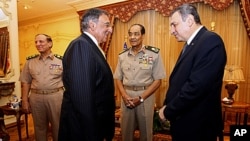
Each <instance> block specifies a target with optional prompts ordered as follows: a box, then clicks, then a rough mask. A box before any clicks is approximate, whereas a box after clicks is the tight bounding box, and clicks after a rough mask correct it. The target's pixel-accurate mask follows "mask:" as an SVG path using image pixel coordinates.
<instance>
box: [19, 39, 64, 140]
mask: <svg viewBox="0 0 250 141" xmlns="http://www.w3.org/2000/svg"><path fill="white" fill-rule="evenodd" d="M35 45H36V49H37V50H38V52H39V53H40V54H37V55H33V56H29V57H27V61H26V63H25V65H24V67H23V70H22V72H21V75H20V78H19V80H20V81H21V85H22V108H23V110H24V112H26V113H30V112H31V113H32V117H33V122H34V129H35V139H36V141H47V140H48V139H47V138H48V135H47V133H48V132H47V130H48V127H49V125H51V129H52V137H53V140H54V141H57V140H58V138H57V136H58V128H59V119H60V112H61V103H62V98H63V92H64V88H63V82H62V71H63V68H62V56H59V55H56V54H53V53H52V51H51V48H52V46H53V42H52V39H51V37H50V36H48V35H46V34H38V35H36V36H35ZM29 93H30V95H29Z"/></svg>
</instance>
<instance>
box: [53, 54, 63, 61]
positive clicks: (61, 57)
mask: <svg viewBox="0 0 250 141" xmlns="http://www.w3.org/2000/svg"><path fill="white" fill-rule="evenodd" d="M54 56H55V57H56V58H58V59H61V60H62V59H63V56H61V55H58V54H54Z"/></svg>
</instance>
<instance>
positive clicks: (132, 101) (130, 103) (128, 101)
mask: <svg viewBox="0 0 250 141" xmlns="http://www.w3.org/2000/svg"><path fill="white" fill-rule="evenodd" d="M123 101H124V104H125V105H126V107H127V108H130V109H133V108H135V107H136V106H138V105H140V104H141V102H140V99H139V97H134V98H130V97H127V98H123Z"/></svg>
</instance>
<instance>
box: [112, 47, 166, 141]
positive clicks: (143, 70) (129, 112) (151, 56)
mask: <svg viewBox="0 0 250 141" xmlns="http://www.w3.org/2000/svg"><path fill="white" fill-rule="evenodd" d="M165 77H166V73H165V69H164V66H163V62H162V59H161V56H160V53H159V49H158V48H155V47H150V46H144V47H142V49H141V50H140V51H139V53H138V54H137V55H134V54H133V52H132V49H131V48H130V49H127V50H125V51H124V52H122V53H120V55H119V60H118V64H117V67H116V70H115V73H114V78H115V79H119V80H122V82H123V85H124V88H125V90H126V92H127V94H128V95H129V96H130V97H138V96H141V94H142V93H143V91H144V88H147V87H148V86H150V85H151V84H152V83H153V81H154V80H159V79H163V78H165ZM154 105H155V94H152V95H151V96H149V97H148V98H147V99H145V101H144V102H143V103H141V104H140V105H138V106H137V107H135V108H133V109H129V108H127V107H126V106H125V104H124V102H123V101H122V102H121V130H122V140H123V141H132V140H133V134H134V130H135V128H136V127H137V126H138V127H139V130H140V140H141V141H152V140H153V114H154Z"/></svg>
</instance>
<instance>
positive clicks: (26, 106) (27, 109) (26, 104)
mask: <svg viewBox="0 0 250 141" xmlns="http://www.w3.org/2000/svg"><path fill="white" fill-rule="evenodd" d="M22 110H23V112H24V113H26V114H29V113H31V108H30V104H29V102H28V101H23V100H22Z"/></svg>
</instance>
